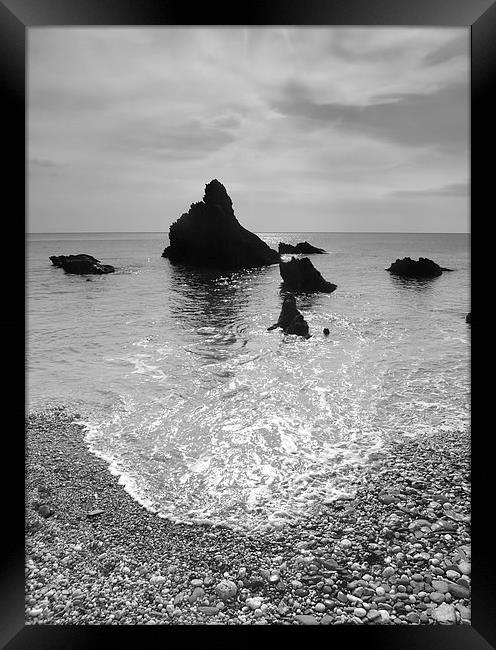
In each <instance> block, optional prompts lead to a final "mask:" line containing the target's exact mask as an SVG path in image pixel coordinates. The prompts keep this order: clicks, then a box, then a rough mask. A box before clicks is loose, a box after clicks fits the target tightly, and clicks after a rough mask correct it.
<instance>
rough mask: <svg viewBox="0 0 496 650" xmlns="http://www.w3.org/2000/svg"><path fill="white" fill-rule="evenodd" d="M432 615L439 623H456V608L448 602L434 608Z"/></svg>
mask: <svg viewBox="0 0 496 650" xmlns="http://www.w3.org/2000/svg"><path fill="white" fill-rule="evenodd" d="M431 616H432V618H433V619H434V620H435V621H436V622H437V623H445V624H447V623H456V614H455V608H454V606H453V605H448V604H447V603H443V604H442V605H439V607H436V608H435V609H433V610H432V613H431Z"/></svg>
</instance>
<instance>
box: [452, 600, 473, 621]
mask: <svg viewBox="0 0 496 650" xmlns="http://www.w3.org/2000/svg"><path fill="white" fill-rule="evenodd" d="M455 607H456V609H457V610H458V611H459V612H460V616H461V617H462V618H464V619H465V620H467V621H470V619H471V618H472V610H471V609H470V607H465V605H462V604H461V603H458V604H457V605H455Z"/></svg>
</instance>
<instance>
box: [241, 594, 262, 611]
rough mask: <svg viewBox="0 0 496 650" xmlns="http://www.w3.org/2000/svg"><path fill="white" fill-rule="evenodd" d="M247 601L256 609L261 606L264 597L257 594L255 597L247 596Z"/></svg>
mask: <svg viewBox="0 0 496 650" xmlns="http://www.w3.org/2000/svg"><path fill="white" fill-rule="evenodd" d="M245 602H246V604H247V605H248V607H249V608H250V609H252V610H255V609H258V608H259V607H260V606H261V604H262V598H260V597H259V596H255V597H254V598H247V599H246V601H245Z"/></svg>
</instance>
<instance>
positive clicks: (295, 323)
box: [267, 294, 310, 339]
mask: <svg viewBox="0 0 496 650" xmlns="http://www.w3.org/2000/svg"><path fill="white" fill-rule="evenodd" d="M276 327H280V328H282V330H283V332H284V334H297V335H298V336H303V337H304V338H307V339H308V338H310V334H309V331H308V323H307V322H306V320H305V319H304V318H303V315H302V314H301V312H300V311H298V309H297V308H296V298H295V297H294V296H293V295H292V294H288V295H287V296H286V297H285V298H284V302H283V303H282V309H281V313H280V314H279V319H278V321H277V323H274V325H271V326H270V327H268V328H267V330H268V331H269V332H270V330H274V329H276Z"/></svg>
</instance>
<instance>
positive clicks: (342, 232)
mask: <svg viewBox="0 0 496 650" xmlns="http://www.w3.org/2000/svg"><path fill="white" fill-rule="evenodd" d="M253 232H258V233H261V234H264V235H269V234H271V233H284V234H287V235H293V234H294V235H295V234H298V233H302V234H310V235H311V234H316V235H318V234H332V235H470V234H471V231H461V230H451V231H446V230H429V231H420V230H419V231H403V230H256V231H253ZM25 235H167V232H166V231H163V230H81V231H76V230H74V231H62V230H60V231H58V230H53V231H44V232H26V233H25Z"/></svg>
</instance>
